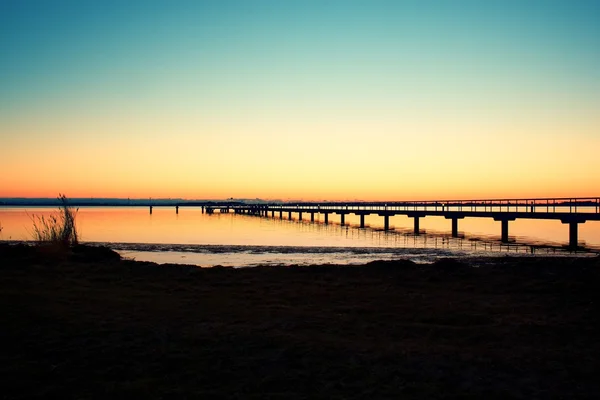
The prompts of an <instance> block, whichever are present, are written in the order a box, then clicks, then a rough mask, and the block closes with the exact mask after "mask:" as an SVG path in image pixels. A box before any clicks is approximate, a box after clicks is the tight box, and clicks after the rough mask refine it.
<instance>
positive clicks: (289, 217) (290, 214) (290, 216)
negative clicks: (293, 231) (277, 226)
mask: <svg viewBox="0 0 600 400" xmlns="http://www.w3.org/2000/svg"><path fill="white" fill-rule="evenodd" d="M288 219H289V220H291V219H292V212H291V211H290V212H288Z"/></svg>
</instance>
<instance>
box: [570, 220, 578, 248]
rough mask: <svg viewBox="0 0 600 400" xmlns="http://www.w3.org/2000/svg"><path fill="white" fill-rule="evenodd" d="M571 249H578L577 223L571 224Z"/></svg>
mask: <svg viewBox="0 0 600 400" xmlns="http://www.w3.org/2000/svg"><path fill="white" fill-rule="evenodd" d="M569 248H570V249H572V250H575V249H577V222H571V223H569Z"/></svg>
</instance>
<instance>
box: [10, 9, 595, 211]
mask: <svg viewBox="0 0 600 400" xmlns="http://www.w3.org/2000/svg"><path fill="white" fill-rule="evenodd" d="M599 21H600V1H577V0H570V1H552V0H544V1H526V0H520V1H510V0H503V1H490V0H486V1H450V0H448V1H423V0H421V1H401V0H397V1H377V0H369V1H367V0H365V1H327V0H320V1H307V0H303V1H291V0H290V1H282V0H272V1H250V0H247V1H228V0H215V1H149V0H144V1H107V0H98V1H86V0H76V1H46V0H44V1H31V0H0V171H1V173H0V197H10V196H25V197H32V196H44V197H54V196H56V195H57V194H58V193H59V192H60V193H65V194H67V196H69V197H131V198H146V197H153V198H158V197H183V198H226V197H235V198H240V197H248V198H254V197H261V198H279V199H304V200H321V199H330V200H333V199H337V200H343V199H364V200H372V199H378V200H401V199H433V198H475V197H478V198H492V197H524V196H538V197H544V196H586V195H595V196H597V195H598V194H599V192H600V190H599V189H600V188H599V183H600V153H599V150H600V23H599Z"/></svg>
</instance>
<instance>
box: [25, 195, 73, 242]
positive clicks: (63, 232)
mask: <svg viewBox="0 0 600 400" xmlns="http://www.w3.org/2000/svg"><path fill="white" fill-rule="evenodd" d="M58 199H59V200H60V202H61V206H60V208H59V214H58V215H50V216H49V217H48V218H45V217H44V216H43V215H42V216H38V215H33V216H32V218H31V219H32V221H33V239H34V240H35V241H36V242H38V243H39V244H49V245H53V246H57V247H61V248H66V247H69V246H72V245H76V244H77V243H78V242H79V235H78V233H77V226H76V224H75V217H76V214H77V210H75V211H73V209H72V208H71V207H69V202H68V200H67V197H66V196H65V195H64V194H59V196H58Z"/></svg>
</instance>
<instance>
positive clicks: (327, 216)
mask: <svg viewBox="0 0 600 400" xmlns="http://www.w3.org/2000/svg"><path fill="white" fill-rule="evenodd" d="M325 223H326V224H328V223H329V214H327V213H325Z"/></svg>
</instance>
